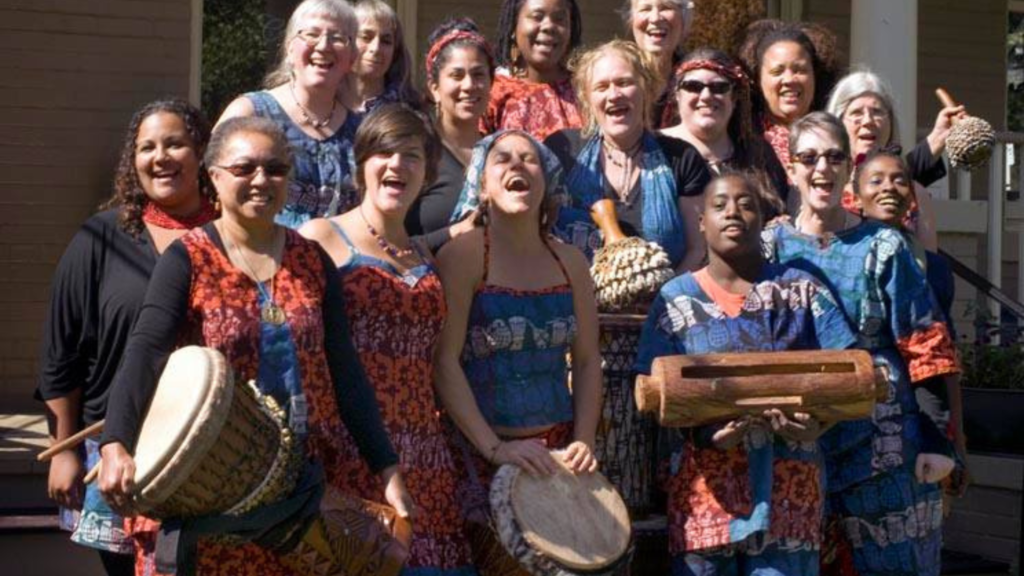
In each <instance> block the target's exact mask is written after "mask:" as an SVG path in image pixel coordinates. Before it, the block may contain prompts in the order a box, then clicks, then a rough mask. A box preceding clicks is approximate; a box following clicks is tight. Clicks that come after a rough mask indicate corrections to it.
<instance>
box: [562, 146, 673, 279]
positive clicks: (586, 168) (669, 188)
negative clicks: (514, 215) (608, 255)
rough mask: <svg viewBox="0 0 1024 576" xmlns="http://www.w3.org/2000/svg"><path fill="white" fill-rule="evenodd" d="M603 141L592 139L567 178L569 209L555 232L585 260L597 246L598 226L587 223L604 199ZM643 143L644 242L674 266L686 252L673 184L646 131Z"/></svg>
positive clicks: (670, 173)
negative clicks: (661, 251) (658, 249)
mask: <svg viewBox="0 0 1024 576" xmlns="http://www.w3.org/2000/svg"><path fill="white" fill-rule="evenodd" d="M603 140H604V139H603V138H602V137H601V136H595V137H593V138H591V139H590V140H588V141H587V142H586V144H584V145H583V149H582V150H580V153H579V156H578V157H577V158H576V166H575V167H573V169H572V171H571V172H569V176H568V177H567V179H566V180H567V181H566V185H567V188H568V189H569V191H570V197H569V206H568V207H567V208H565V209H563V210H562V211H561V212H560V214H559V216H558V222H557V224H556V225H555V228H554V232H555V234H556V235H557V236H558V237H559V238H561V239H562V240H564V241H566V242H569V243H572V244H573V245H575V246H576V247H577V248H579V249H580V250H583V253H584V254H586V255H587V258H588V259H593V256H594V252H595V251H596V250H597V249H598V248H600V247H601V242H600V238H599V236H598V234H597V226H596V225H595V224H594V222H593V220H591V218H590V207H591V206H592V205H593V204H594V202H597V201H598V200H601V199H603V198H604V197H605V192H604V190H605V178H604V172H603V171H602V170H601V146H602V142H603ZM641 142H642V143H641V146H643V152H644V154H643V163H642V164H641V166H640V190H641V191H642V195H643V205H642V207H641V214H642V215H643V216H642V219H643V222H642V235H643V238H644V240H647V241H648V242H656V243H657V244H658V245H660V246H661V247H662V248H664V249H665V252H667V253H668V257H669V260H671V262H672V265H673V266H676V265H678V264H679V261H680V260H682V258H683V254H684V253H685V252H686V234H685V231H684V228H683V218H682V215H680V214H679V204H678V196H679V195H678V192H677V189H676V179H675V176H674V175H673V173H672V168H671V167H670V166H669V164H668V161H667V160H666V159H665V153H664V152H662V150H661V146H660V145H659V144H658V141H657V140H656V139H655V138H654V135H653V134H651V133H650V132H644V135H643V137H642V140H641Z"/></svg>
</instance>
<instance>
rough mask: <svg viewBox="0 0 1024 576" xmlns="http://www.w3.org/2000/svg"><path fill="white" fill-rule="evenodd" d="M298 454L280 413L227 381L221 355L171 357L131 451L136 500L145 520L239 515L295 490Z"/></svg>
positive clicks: (202, 352)
mask: <svg viewBox="0 0 1024 576" xmlns="http://www.w3.org/2000/svg"><path fill="white" fill-rule="evenodd" d="M300 463H301V452H300V450H299V447H298V446H296V442H295V440H294V439H293V437H292V434H291V432H290V431H289V429H288V427H287V425H286V424H285V419H284V413H283V411H282V410H281V409H280V408H279V407H278V406H277V405H276V403H274V402H273V400H272V399H271V398H270V397H269V396H263V395H260V394H259V393H258V392H257V391H256V389H255V387H254V386H252V385H251V384H250V385H243V384H239V383H236V382H235V381H234V378H233V375H232V372H231V369H230V367H229V366H228V365H227V362H226V360H225V359H224V356H223V355H222V354H221V353H220V352H218V351H217V350H214V349H212V348H202V347H199V346H187V347H184V348H181V349H179V350H177V351H175V352H174V353H173V354H171V356H170V358H169V359H168V361H167V366H166V367H165V368H164V372H163V374H162V376H161V377H160V382H159V384H158V385H157V389H156V393H155V394H154V396H153V400H152V402H151V404H150V407H149V411H148V412H147V413H146V418H145V420H144V421H143V424H142V430H141V431H140V433H139V438H138V442H137V444H136V447H135V464H136V472H135V490H136V492H135V501H136V506H137V508H138V510H139V512H140V513H141V514H144V515H146V516H150V517H152V518H158V519H163V518H188V517H195V516H205V515H210V514H224V513H241V512H245V511H248V510H251V509H253V508H255V507H257V506H259V505H262V504H267V503H270V502H274V501H276V500H279V499H281V498H283V497H285V496H287V495H288V494H289V493H291V491H292V489H293V488H294V485H295V481H296V478H297V476H298V472H299V466H300Z"/></svg>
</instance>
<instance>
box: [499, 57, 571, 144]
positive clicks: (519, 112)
mask: <svg viewBox="0 0 1024 576" xmlns="http://www.w3.org/2000/svg"><path fill="white" fill-rule="evenodd" d="M582 126H583V119H582V118H581V116H580V111H579V108H578V106H577V103H576V93H575V92H574V91H573V89H572V82H571V81H570V80H569V79H568V78H567V79H565V80H562V81H560V82H555V83H554V84H546V83H541V82H530V81H528V80H523V79H521V78H513V77H512V76H508V75H507V74H500V73H499V74H497V75H495V76H494V84H492V85H491V96H490V101H489V102H488V104H487V112H486V113H485V114H484V117H483V118H481V120H480V130H481V131H482V132H483V133H484V134H491V133H493V132H497V131H498V130H513V129H515V130H523V131H525V132H529V133H530V135H531V136H533V137H534V138H536V139H537V140H540V141H543V140H544V139H545V138H547V137H548V136H550V135H552V134H554V133H555V132H558V131H559V130H564V129H566V128H581V127H582Z"/></svg>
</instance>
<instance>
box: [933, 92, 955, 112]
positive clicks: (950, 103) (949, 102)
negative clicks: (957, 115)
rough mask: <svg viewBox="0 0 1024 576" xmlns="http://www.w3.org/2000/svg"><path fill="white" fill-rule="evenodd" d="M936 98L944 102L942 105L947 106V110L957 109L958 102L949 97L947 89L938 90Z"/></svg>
mask: <svg viewBox="0 0 1024 576" xmlns="http://www.w3.org/2000/svg"><path fill="white" fill-rule="evenodd" d="M935 96H937V97H938V98H939V101H940V102H942V105H943V106H945V107H946V108H955V107H956V101H955V100H953V97H952V96H950V95H949V92H946V89H945V88H936V89H935Z"/></svg>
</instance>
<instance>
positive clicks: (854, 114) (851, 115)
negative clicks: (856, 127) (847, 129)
mask: <svg viewBox="0 0 1024 576" xmlns="http://www.w3.org/2000/svg"><path fill="white" fill-rule="evenodd" d="M868 116H870V117H871V118H872V119H874V120H875V121H877V122H884V121H885V120H886V119H887V118H889V112H888V111H887V110H884V109H882V108H858V109H856V110H850V111H849V112H847V113H846V119H847V120H849V121H851V122H853V123H854V124H861V123H863V122H865V121H866V120H867V118H868Z"/></svg>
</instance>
